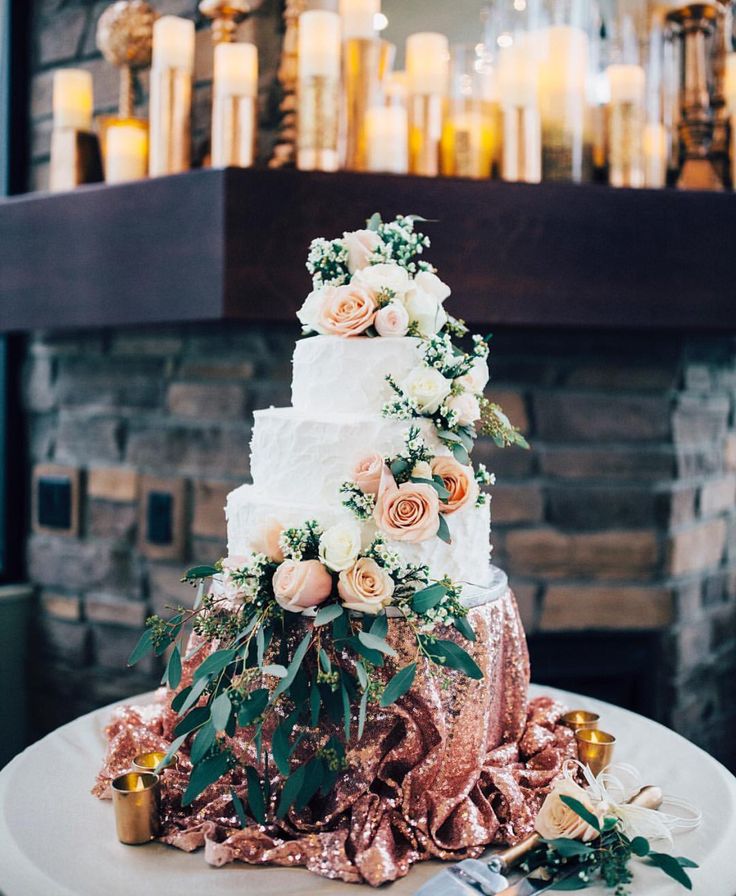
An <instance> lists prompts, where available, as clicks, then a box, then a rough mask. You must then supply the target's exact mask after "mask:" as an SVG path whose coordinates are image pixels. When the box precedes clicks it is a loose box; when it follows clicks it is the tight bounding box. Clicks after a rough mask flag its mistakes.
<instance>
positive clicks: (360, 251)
mask: <svg viewBox="0 0 736 896" xmlns="http://www.w3.org/2000/svg"><path fill="white" fill-rule="evenodd" d="M342 241H343V243H344V244H345V246H346V248H347V250H348V270H349V271H350V273H351V274H354V273H355V272H356V271H359V270H360V269H361V268H364V267H366V265H367V264H368V262H369V261H370V260H371V255H373V253H374V252H375V251H376V249H377V248H378V247H379V246H380V245H381V237H380V236H379V235H378V234H377V233H376V232H375V231H373V230H353V231H352V232H350V233H343V235H342Z"/></svg>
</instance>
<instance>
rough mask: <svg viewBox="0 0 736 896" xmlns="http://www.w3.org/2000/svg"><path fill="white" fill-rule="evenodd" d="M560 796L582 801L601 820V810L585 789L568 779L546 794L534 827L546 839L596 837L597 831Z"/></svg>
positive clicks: (584, 840)
mask: <svg viewBox="0 0 736 896" xmlns="http://www.w3.org/2000/svg"><path fill="white" fill-rule="evenodd" d="M561 796H571V797H574V798H575V799H576V800H578V802H580V803H582V804H583V805H584V806H585V808H586V809H588V811H590V812H592V813H593V815H595V816H596V818H598V819H599V821H602V820H603V814H604V813H603V812H601V811H600V808H598V807H596V806H594V805H593V803H592V802H591V799H590V796H589V794H588V793H587V791H585V790H583V788H582V787H578V786H577V785H576V784H573V783H572V782H568V781H560V782H559V783H558V784H556V785H555V788H554V790H552V791H551V792H550V793H548V794H547V797H546V799H545V800H544V802H543V803H542V808H541V809H540V810H539V815H537V821H536V824H535V828H536V830H537V833H538V834H541V835H542V836H543V837H544V838H545V839H546V840H556V839H557V838H558V837H567V838H569V839H570V840H582V841H583V842H584V843H588V842H590V841H591V840H595V839H596V837H598V831H596V829H595V828H594V827H591V825H589V824H588V822H587V821H584V820H583V819H582V818H580V816H579V815H577V814H576V813H575V812H574V811H573V810H572V809H571V808H570V807H569V806H567V805H566V804H565V803H563V802H562V800H561V799H560V797H561Z"/></svg>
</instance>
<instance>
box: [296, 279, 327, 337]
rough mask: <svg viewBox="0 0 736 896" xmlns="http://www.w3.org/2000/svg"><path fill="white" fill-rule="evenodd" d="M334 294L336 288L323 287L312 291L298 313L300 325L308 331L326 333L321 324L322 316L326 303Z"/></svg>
mask: <svg viewBox="0 0 736 896" xmlns="http://www.w3.org/2000/svg"><path fill="white" fill-rule="evenodd" d="M334 292H335V287H334V286H322V287H320V288H319V289H314V290H312V292H310V293H309V295H308V296H307V297H306V299H305V300H304V304H303V305H302V307H301V308H300V309H299V310H298V311H297V313H296V316H297V317H298V318H299V323H300V324H301V325H302V326H303V327H305V328H306V329H308V330H314V331H315V332H317V333H324V332H325V330H324V329H323V328H322V325H321V324H320V315H321V313H322V308H323V307H324V304H325V302H326V301H327V299H328V298H330V297H331V296H332V295H333V293H334Z"/></svg>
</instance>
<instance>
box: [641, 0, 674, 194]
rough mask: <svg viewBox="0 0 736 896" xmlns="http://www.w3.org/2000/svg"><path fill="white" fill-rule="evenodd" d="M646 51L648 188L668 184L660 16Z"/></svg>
mask: <svg viewBox="0 0 736 896" xmlns="http://www.w3.org/2000/svg"><path fill="white" fill-rule="evenodd" d="M649 29H650V30H649V36H648V40H647V48H646V66H645V68H646V78H647V80H646V100H645V107H646V123H645V125H644V139H643V148H644V185H645V186H647V187H649V188H652V189H654V188H659V187H664V186H665V185H666V184H667V167H668V165H667V161H668V157H669V145H670V141H669V134H668V131H667V125H666V124H665V108H666V106H667V100H666V94H665V90H666V82H665V77H664V72H665V54H664V46H665V45H664V35H663V31H662V23H661V21H660V18H659V17H658V16H654V17H652V19H651V20H650V22H649Z"/></svg>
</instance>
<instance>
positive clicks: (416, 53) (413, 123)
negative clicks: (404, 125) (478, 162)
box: [406, 31, 450, 177]
mask: <svg viewBox="0 0 736 896" xmlns="http://www.w3.org/2000/svg"><path fill="white" fill-rule="evenodd" d="M449 59H450V52H449V46H448V43H447V38H446V37H445V36H444V34H436V33H434V32H430V31H426V32H419V33H417V34H411V35H409V37H408V38H407V40H406V75H407V86H408V93H409V171H410V172H411V173H412V174H424V175H428V176H430V177H431V176H435V175H437V174H438V173H439V164H440V140H441V138H442V115H443V103H444V99H445V96H446V94H447V80H448V63H449Z"/></svg>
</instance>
